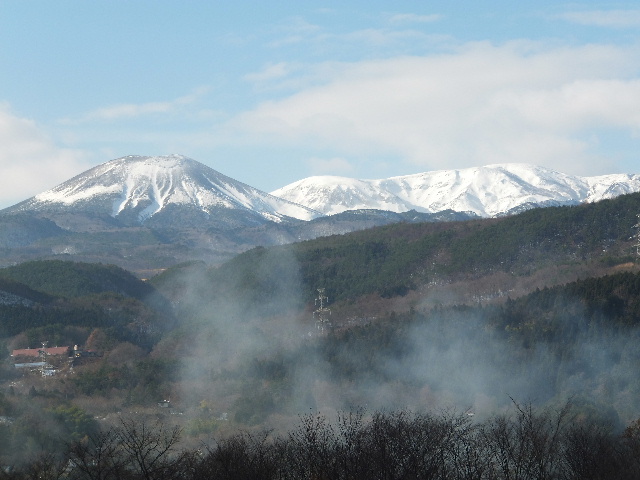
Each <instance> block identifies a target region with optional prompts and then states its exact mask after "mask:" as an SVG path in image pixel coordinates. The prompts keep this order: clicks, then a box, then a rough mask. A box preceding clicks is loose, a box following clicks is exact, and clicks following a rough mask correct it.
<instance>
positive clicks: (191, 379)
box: [156, 248, 640, 428]
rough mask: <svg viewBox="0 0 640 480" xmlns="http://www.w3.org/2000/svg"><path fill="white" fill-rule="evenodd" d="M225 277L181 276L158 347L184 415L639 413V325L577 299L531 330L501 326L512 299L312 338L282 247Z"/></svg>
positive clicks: (248, 420) (252, 420) (291, 261)
mask: <svg viewBox="0 0 640 480" xmlns="http://www.w3.org/2000/svg"><path fill="white" fill-rule="evenodd" d="M223 273H224V276H223V277H224V279H225V282H224V284H223V285H221V284H212V283H211V282H212V278H215V279H217V280H218V281H220V278H221V276H220V272H217V273H216V275H212V274H211V272H208V271H207V270H206V269H204V268H202V269H194V270H192V271H189V272H188V274H185V276H184V277H183V278H182V280H181V282H182V283H181V284H182V285H183V289H182V291H181V293H180V295H179V301H178V302H176V303H175V306H176V309H177V311H178V315H179V317H180V318H182V320H183V326H182V327H181V328H179V329H177V331H176V332H174V334H173V335H171V336H169V338H167V339H165V340H164V341H163V342H162V343H161V344H160V345H159V346H158V347H157V349H156V352H157V354H159V353H160V352H162V351H166V349H168V348H173V349H174V352H177V355H178V356H179V357H180V358H181V365H182V375H181V381H180V382H179V383H178V384H176V385H174V388H175V391H174V392H173V393H172V394H173V395H174V397H175V398H177V399H180V401H181V402H182V404H183V405H184V406H185V410H186V411H190V412H192V413H193V412H196V413H197V412H200V411H201V410H198V409H199V408H200V406H201V405H203V404H206V405H207V406H208V407H207V408H208V410H207V411H208V412H209V413H210V414H211V415H218V416H222V415H226V416H227V418H229V419H232V420H235V421H237V422H238V423H241V424H248V425H251V424H253V425H272V426H273V425H275V426H281V425H283V422H284V425H291V424H293V423H295V421H296V420H297V418H298V415H300V414H304V413H309V412H310V411H319V412H323V413H324V414H327V415H328V416H332V415H334V414H335V413H336V412H339V411H345V410H353V409H355V408H359V407H363V408H366V409H368V410H370V411H372V410H379V409H386V410H398V409H411V410H414V411H423V410H430V409H441V408H454V409H456V410H458V411H465V412H468V413H469V415H472V414H473V416H475V417H476V418H478V419H482V418H490V417H491V416H492V415H494V414H496V413H498V412H501V411H504V410H506V409H508V408H510V407H512V405H513V399H515V400H517V401H519V402H531V403H532V404H534V405H540V406H549V405H561V404H562V403H564V402H566V401H567V400H568V399H571V400H572V401H573V403H575V404H576V405H578V406H579V407H580V408H581V409H582V410H581V411H583V412H584V414H585V415H588V416H590V417H594V416H595V417H598V419H599V420H601V421H603V422H606V423H607V424H609V425H612V426H615V427H616V428H619V427H622V426H624V425H626V424H629V423H630V422H631V421H633V420H634V419H636V418H638V416H639V412H640V405H639V404H638V400H637V399H638V398H640V396H639V395H638V394H639V393H640V382H638V380H637V378H636V375H635V372H637V367H638V365H640V353H639V352H637V351H636V350H637V349H636V348H635V345H637V342H638V340H640V338H639V335H638V330H637V329H635V328H632V327H625V328H621V327H619V326H612V325H608V324H607V322H606V321H604V320H603V321H601V322H599V323H598V324H597V325H596V324H594V322H593V321H589V320H588V318H587V316H586V315H584V312H581V310H582V308H583V307H582V305H581V304H580V303H579V302H578V301H577V300H575V299H572V298H564V299H562V300H561V301H560V300H556V304H555V305H554V306H553V308H552V309H550V310H549V317H548V318H540V319H538V323H537V324H536V325H534V324H527V323H518V322H515V323H514V322H513V321H511V320H509V321H507V320H505V315H506V314H505V311H507V310H506V309H507V307H497V306H494V307H468V306H459V307H451V308H432V307H429V308H427V307H425V308H421V307H420V306H418V307H417V308H416V309H415V310H414V311H412V312H411V313H406V314H394V313H391V314H388V315H386V316H385V317H382V318H379V319H378V320H375V321H372V322H370V323H365V324H362V325H360V326H355V327H350V328H337V329H335V330H334V331H331V332H329V333H325V334H321V333H319V332H318V331H317V330H316V329H315V324H314V320H313V316H312V310H313V297H312V296H311V295H309V294H308V293H307V292H306V291H305V290H304V288H303V285H304V283H303V278H302V276H301V274H300V271H299V269H298V267H297V263H296V260H295V258H294V256H293V254H292V253H291V252H290V251H288V250H287V249H286V248H283V249H275V250H271V249H269V250H266V249H262V250H259V249H258V251H257V252H256V255H255V256H254V257H253V262H252V271H251V275H249V276H248V277H247V276H246V275H245V273H246V272H238V271H236V272H233V271H229V272H223ZM256 286H260V288H256ZM265 291H267V292H269V293H268V294H267V295H264V293H262V294H260V295H256V294H255V292H265ZM429 302H430V303H429V304H430V305H432V304H433V298H429ZM330 306H331V305H330ZM345 320H346V319H341V318H339V317H337V316H336V315H335V313H334V316H333V318H332V321H333V323H334V324H335V325H337V326H338V327H340V325H341V324H342V323H344V322H345ZM163 349H165V350H163ZM287 419H289V420H287ZM287 422H288V423H287Z"/></svg>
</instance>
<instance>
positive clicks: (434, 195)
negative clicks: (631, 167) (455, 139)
mask: <svg viewBox="0 0 640 480" xmlns="http://www.w3.org/2000/svg"><path fill="white" fill-rule="evenodd" d="M637 191H640V175H630V174H619V175H603V176H598V177H578V176H571V175H566V174H563V173H559V172H556V171H554V170H551V169H548V168H545V167H540V166H535V165H528V164H519V163H507V164H494V165H486V166H482V167H471V168H466V169H452V170H437V171H431V172H424V173H418V174H414V175H404V176H398V177H391V178H386V179H380V180H355V179H350V178H343V177H330V176H318V177H309V178H306V179H303V180H299V181H298V182H295V183H292V184H290V185H287V186H285V187H282V188H280V189H278V190H276V191H274V192H272V194H273V195H277V196H279V197H281V198H285V199H287V200H290V201H293V202H296V203H299V204H301V205H306V206H307V207H309V208H313V209H314V210H317V211H320V212H322V213H324V214H328V215H331V214H335V213H341V212H344V211H346V210H355V209H362V208H368V209H379V210H389V211H392V212H396V213H401V212H406V211H408V210H416V211H418V212H424V213H437V212H441V211H444V210H453V211H456V212H472V213H474V214H476V215H478V216H481V217H495V216H500V215H505V214H509V213H513V212H517V211H520V210H522V209H523V208H532V207H535V206H551V205H572V204H577V203H582V202H593V201H597V200H601V199H603V198H612V197H615V196H617V195H621V194H623V193H631V192H637Z"/></svg>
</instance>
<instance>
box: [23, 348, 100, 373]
mask: <svg viewBox="0 0 640 480" xmlns="http://www.w3.org/2000/svg"><path fill="white" fill-rule="evenodd" d="M101 356H102V354H101V353H99V352H96V351H94V350H84V349H82V348H80V347H79V346H78V345H74V346H73V347H70V346H66V347H46V346H44V345H43V346H42V347H40V348H20V349H17V350H13V351H12V352H11V357H12V358H13V366H14V367H15V368H17V369H19V370H22V371H23V372H24V373H40V374H41V375H42V376H52V375H55V374H56V373H57V372H59V371H60V370H62V369H65V368H73V366H74V365H76V364H77V363H78V362H80V361H82V360H83V359H87V358H97V357H101Z"/></svg>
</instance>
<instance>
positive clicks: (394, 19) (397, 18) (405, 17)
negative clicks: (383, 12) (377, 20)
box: [389, 13, 442, 24]
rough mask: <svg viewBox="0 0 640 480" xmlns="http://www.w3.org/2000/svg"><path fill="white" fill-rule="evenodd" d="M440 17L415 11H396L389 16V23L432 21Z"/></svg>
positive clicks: (440, 16)
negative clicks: (419, 13)
mask: <svg viewBox="0 0 640 480" xmlns="http://www.w3.org/2000/svg"><path fill="white" fill-rule="evenodd" d="M441 19H442V15H439V14H435V13H434V14H430V15H418V14H415V13H397V14H395V15H392V16H391V17H390V18H389V22H391V23H396V24H398V23H434V22H437V21H439V20H441Z"/></svg>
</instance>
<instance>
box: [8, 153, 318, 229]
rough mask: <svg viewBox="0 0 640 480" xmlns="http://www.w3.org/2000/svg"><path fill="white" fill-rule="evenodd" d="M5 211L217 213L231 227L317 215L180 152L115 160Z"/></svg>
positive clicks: (133, 220) (122, 215)
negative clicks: (223, 173) (178, 153)
mask: <svg viewBox="0 0 640 480" xmlns="http://www.w3.org/2000/svg"><path fill="white" fill-rule="evenodd" d="M6 211H7V212H9V213H15V212H34V211H35V212H52V211H55V212H58V213H62V212H78V211H82V212H89V213H92V214H98V215H108V216H110V217H113V218H116V219H118V220H119V221H121V222H123V223H124V224H128V225H136V224H137V225H139V224H145V223H147V222H148V221H150V220H153V223H155V224H161V225H162V224H166V223H174V222H175V221H176V220H177V221H179V222H183V223H190V224H193V225H197V224H198V223H199V222H203V221H206V220H207V219H210V218H211V217H214V220H215V223H216V226H218V227H229V228H234V227H236V226H245V225H258V224H261V223H264V222H267V221H274V222H280V221H283V220H284V219H286V218H290V217H292V218H298V219H303V220H309V219H311V218H314V217H316V216H319V214H318V213H317V212H313V211H311V210H310V209H308V208H306V207H302V206H300V205H295V204H293V203H291V202H288V201H286V200H282V199H279V198H277V197H274V196H272V195H269V194H268V193H265V192H261V191H260V190H258V189H256V188H253V187H250V186H248V185H245V184H243V183H241V182H238V181H236V180H233V179H231V178H229V177H227V176H225V175H222V174H221V173H219V172H217V171H215V170H213V169H211V168H209V167H207V166H205V165H203V164H201V163H199V162H196V161H195V160H192V159H190V158H187V157H184V156H182V155H167V156H156V157H148V156H128V157H122V158H118V159H115V160H111V161H109V162H106V163H104V164H102V165H98V166H97V167H94V168H92V169H90V170H88V171H86V172H84V173H81V174H80V175H78V176H76V177H74V178H72V179H70V180H68V181H66V182H64V183H62V184H60V185H58V186H56V187H54V188H52V189H51V190H48V191H46V192H43V193H40V194H38V195H36V196H35V197H33V198H30V199H28V200H26V201H24V202H22V203H20V204H18V205H16V206H14V207H10V208H9V209H7V210H6Z"/></svg>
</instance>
